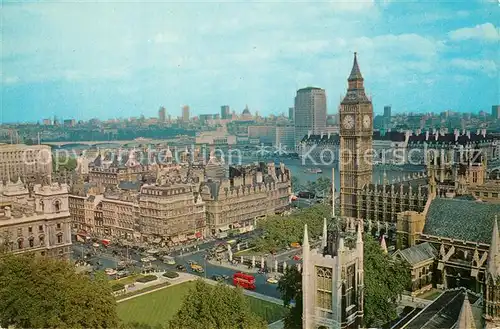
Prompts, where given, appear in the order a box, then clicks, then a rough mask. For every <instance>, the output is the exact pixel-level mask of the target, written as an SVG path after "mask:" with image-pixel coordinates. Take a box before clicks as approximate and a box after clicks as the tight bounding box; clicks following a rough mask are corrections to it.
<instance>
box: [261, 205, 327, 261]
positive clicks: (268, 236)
mask: <svg viewBox="0 0 500 329" xmlns="http://www.w3.org/2000/svg"><path fill="white" fill-rule="evenodd" d="M330 211H331V210H330V208H329V207H328V206H326V205H322V204H318V205H315V206H313V207H309V208H306V209H301V210H300V211H297V212H295V213H292V214H291V215H290V216H286V217H282V216H269V217H267V218H266V219H263V220H260V221H259V222H258V226H259V228H261V229H262V231H263V235H262V236H261V237H259V238H257V239H256V240H255V246H256V247H255V248H256V250H258V251H265V252H269V251H277V250H279V249H283V248H285V247H287V246H289V245H290V244H291V243H293V242H301V241H302V237H303V234H304V224H307V227H308V228H309V233H310V236H311V237H312V238H313V239H314V238H317V237H319V236H320V235H321V233H322V230H323V218H325V217H329V216H331V214H330Z"/></svg>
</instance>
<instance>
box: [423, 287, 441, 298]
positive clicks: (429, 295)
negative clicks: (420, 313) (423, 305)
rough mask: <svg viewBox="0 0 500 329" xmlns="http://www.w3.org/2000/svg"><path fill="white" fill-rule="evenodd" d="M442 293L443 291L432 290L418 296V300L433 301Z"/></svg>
mask: <svg viewBox="0 0 500 329" xmlns="http://www.w3.org/2000/svg"><path fill="white" fill-rule="evenodd" d="M442 292H443V291H441V290H438V289H434V288H432V289H431V290H429V291H426V292H424V293H423V294H422V295H420V296H418V298H422V299H427V300H434V299H436V298H438V297H439V295H441V293H442Z"/></svg>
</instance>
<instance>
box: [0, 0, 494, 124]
mask: <svg viewBox="0 0 500 329" xmlns="http://www.w3.org/2000/svg"><path fill="white" fill-rule="evenodd" d="M75 6H78V9H77V10H75ZM138 6H139V5H138V4H133V3H120V4H117V3H99V4H95V3H93V4H92V3H84V4H78V5H77V4H69V3H61V2H50V3H48V2H37V3H24V4H18V3H5V4H4V7H3V11H2V19H3V22H4V23H3V27H4V32H3V39H4V44H3V53H2V64H3V68H2V86H3V87H2V100H3V106H2V111H1V116H0V122H2V123H6V122H20V121H39V120H41V119H42V118H44V117H53V116H54V115H55V116H57V117H59V118H77V119H90V118H92V117H99V118H103V119H107V118H111V117H131V116H139V115H141V114H144V115H145V116H147V117H152V116H157V114H158V109H159V107H160V106H164V107H165V108H166V112H167V115H172V116H181V108H182V106H183V105H185V104H187V105H189V107H190V109H191V113H192V115H199V114H204V113H218V112H219V111H220V106H221V105H224V104H229V105H230V107H231V110H234V111H236V112H237V113H240V112H241V111H242V110H243V109H244V108H245V105H246V104H249V108H250V110H251V112H252V114H255V112H256V111H258V112H259V113H260V114H261V115H269V114H275V115H277V114H280V113H286V112H287V110H288V108H289V107H290V106H292V105H293V97H294V95H295V92H296V90H297V89H300V88H303V87H307V86H315V87H320V88H324V89H325V90H326V94H327V109H328V113H330V114H331V113H337V108H338V105H339V103H340V95H341V94H343V93H344V92H345V88H346V82H345V76H347V75H348V73H349V71H350V65H351V61H352V53H353V52H354V51H356V52H358V56H359V65H360V67H361V70H362V71H363V74H364V75H365V78H366V80H367V81H366V88H367V90H369V92H370V94H371V95H372V96H373V103H374V112H375V113H377V114H381V113H382V112H383V106H384V105H387V104H392V109H393V112H394V113H398V112H410V111H412V112H430V111H441V110H447V109H451V110H455V111H461V112H469V111H472V112H478V111H480V110H484V111H487V112H489V111H490V110H491V106H492V105H493V104H496V103H498V95H497V91H498V71H497V69H498V65H499V62H498V59H497V58H496V56H495V55H496V51H498V41H499V40H500V37H499V32H498V28H497V27H495V25H494V24H493V23H494V22H495V21H496V19H495V17H496V15H498V10H499V6H498V4H497V3H495V2H494V1H476V2H470V3H466V2H454V3H432V4H431V3H423V4H415V3H411V4H408V3H399V2H392V1H391V2H389V1H382V2H371V1H365V2H356V3H347V2H335V3H332V2H325V3H323V2H322V3H315V5H314V6H310V5H308V4H301V3H294V4H293V5H290V4H284V3H272V4H262V3H246V4H242V3H234V2H224V3H221V4H218V5H217V6H214V5H213V4H209V3H197V4H171V3H156V4H148V5H140V8H139V7H138ZM277 12H280V13H281V16H279V18H278V17H277V16H276V13H277ZM423 12H425V14H424V15H422V13H423ZM145 17H147V19H145ZM139 19H140V22H139V24H131V22H137V20H139ZM26 21H29V22H30V24H29V25H27V24H23V23H21V22H26ZM304 22H306V24H304ZM360 22H362V24H360ZM478 49H479V50H480V51H478ZM19 113H22V114H21V115H20V114H19Z"/></svg>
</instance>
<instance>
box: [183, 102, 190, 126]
mask: <svg viewBox="0 0 500 329" xmlns="http://www.w3.org/2000/svg"><path fill="white" fill-rule="evenodd" d="M182 121H184V122H188V121H189V106H187V105H184V106H183V107H182Z"/></svg>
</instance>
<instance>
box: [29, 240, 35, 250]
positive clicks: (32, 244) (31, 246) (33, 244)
mask: <svg viewBox="0 0 500 329" xmlns="http://www.w3.org/2000/svg"><path fill="white" fill-rule="evenodd" d="M28 241H29V244H30V248H33V247H34V246H35V239H34V238H33V237H31V238H29V240H28Z"/></svg>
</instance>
